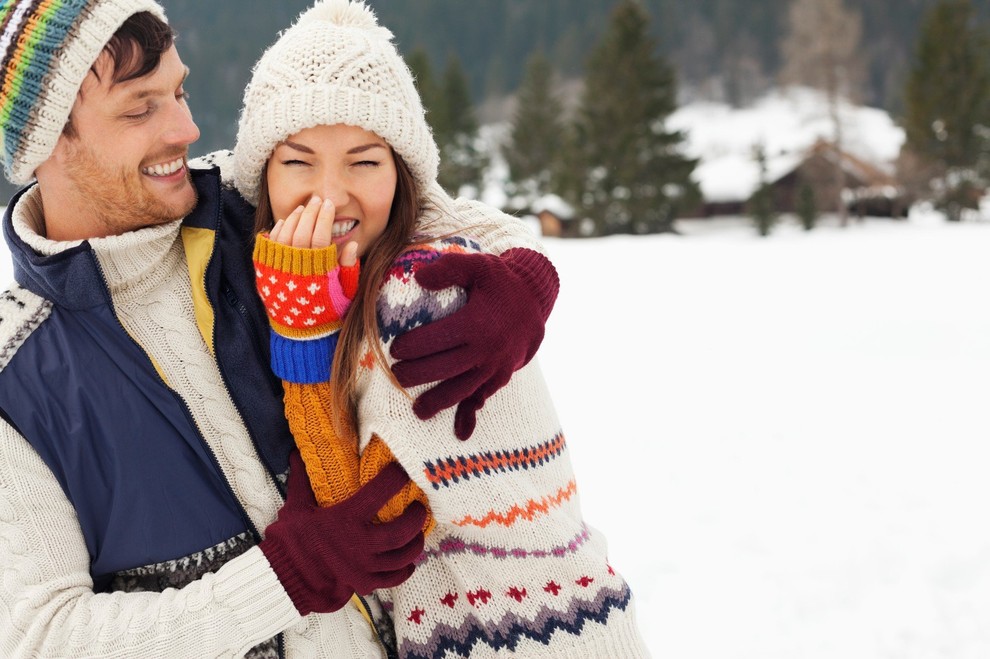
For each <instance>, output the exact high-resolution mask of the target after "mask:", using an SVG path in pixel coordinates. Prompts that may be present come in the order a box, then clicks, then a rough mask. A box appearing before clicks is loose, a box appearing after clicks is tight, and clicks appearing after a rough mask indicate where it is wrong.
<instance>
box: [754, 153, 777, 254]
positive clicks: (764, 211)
mask: <svg viewBox="0 0 990 659" xmlns="http://www.w3.org/2000/svg"><path fill="white" fill-rule="evenodd" d="M753 157H754V158H756V163H757V165H759V168H760V185H759V187H758V188H757V189H756V192H754V193H753V195H752V196H751V197H750V198H749V203H748V204H747V205H748V207H749V215H750V217H751V218H752V219H753V224H754V225H756V230H757V231H758V232H759V233H760V235H761V236H764V237H766V236H769V235H770V231H772V230H773V226H774V224H776V223H777V213H776V211H775V209H774V204H773V190H772V189H771V188H770V182H769V181H768V180H767V155H766V150H765V149H764V148H763V146H762V145H761V146H757V147H756V148H755V149H754V153H753Z"/></svg>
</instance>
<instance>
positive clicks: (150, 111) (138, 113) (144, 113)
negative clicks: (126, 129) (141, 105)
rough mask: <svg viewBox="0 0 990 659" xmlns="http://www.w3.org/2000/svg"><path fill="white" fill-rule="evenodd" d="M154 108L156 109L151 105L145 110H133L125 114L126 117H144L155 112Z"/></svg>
mask: <svg viewBox="0 0 990 659" xmlns="http://www.w3.org/2000/svg"><path fill="white" fill-rule="evenodd" d="M154 110H155V109H154V108H153V107H152V106H150V105H149V106H148V108H147V109H145V110H144V111H143V112H131V113H129V114H125V115H124V118H125V119H132V120H138V119H144V118H146V117H149V116H151V113H152V112H154Z"/></svg>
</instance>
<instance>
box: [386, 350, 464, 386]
mask: <svg viewBox="0 0 990 659" xmlns="http://www.w3.org/2000/svg"><path fill="white" fill-rule="evenodd" d="M471 354H472V351H471V348H469V347H468V346H459V347H457V348H454V349H452V350H447V351H445V352H441V353H437V354H434V355H428V356H426V357H420V358H418V359H412V360H406V361H401V362H396V363H395V364H394V365H393V366H392V373H394V374H395V377H396V378H397V379H398V380H399V384H401V385H402V386H403V387H416V386H419V385H421V384H428V383H430V382H437V381H439V380H449V379H450V378H453V377H457V376H458V375H462V374H464V373H466V372H467V371H469V370H471V368H472V367H473V366H474V363H473V360H472V359H471Z"/></svg>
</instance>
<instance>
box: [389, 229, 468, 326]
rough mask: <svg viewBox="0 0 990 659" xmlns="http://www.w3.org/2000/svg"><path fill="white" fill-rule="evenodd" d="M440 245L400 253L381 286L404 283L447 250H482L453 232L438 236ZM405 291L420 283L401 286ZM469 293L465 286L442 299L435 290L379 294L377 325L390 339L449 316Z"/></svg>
mask: <svg viewBox="0 0 990 659" xmlns="http://www.w3.org/2000/svg"><path fill="white" fill-rule="evenodd" d="M437 243H438V244H439V245H440V247H439V248H437V247H436V246H431V245H413V246H412V247H410V248H409V249H408V250H406V251H405V252H403V253H402V254H400V255H399V257H398V258H397V259H396V260H395V263H394V264H393V265H392V268H391V269H390V270H389V271H388V274H387V275H386V276H385V281H384V283H383V284H382V290H383V291H387V290H388V288H389V284H390V283H391V282H398V283H400V284H403V283H404V282H408V281H409V279H410V278H411V277H413V276H415V274H416V271H417V270H419V269H420V268H422V267H423V266H426V265H429V264H430V263H433V262H434V261H436V260H437V259H439V258H440V257H441V256H443V255H444V254H463V253H464V252H465V251H467V250H474V251H480V247H479V245H478V244H477V243H476V242H474V241H472V240H467V239H465V238H462V237H460V236H452V237H448V238H443V239H441V240H438V241H437ZM401 290H402V292H403V293H404V294H408V293H410V292H415V291H420V292H422V289H420V288H418V287H410V286H402V287H401ZM465 300H467V295H466V294H465V293H464V291H463V290H462V289H457V291H456V293H454V297H453V299H452V300H449V301H447V302H446V303H444V302H442V301H441V297H439V296H438V295H437V294H436V293H435V292H433V291H429V292H426V293H425V294H420V295H419V296H418V297H417V298H415V299H409V298H403V299H402V300H391V301H390V300H389V299H388V295H387V293H386V294H383V295H380V296H379V297H378V329H379V332H380V333H381V337H382V341H384V342H385V343H388V342H389V341H391V340H392V339H393V338H395V337H396V336H401V335H402V334H405V333H406V332H408V331H409V330H411V329H413V328H414V327H419V326H420V325H425V324H427V323H431V322H433V321H435V320H440V319H441V318H446V317H447V316H449V315H450V314H451V313H453V312H454V311H456V310H457V309H460V308H461V307H462V306H464V302H465Z"/></svg>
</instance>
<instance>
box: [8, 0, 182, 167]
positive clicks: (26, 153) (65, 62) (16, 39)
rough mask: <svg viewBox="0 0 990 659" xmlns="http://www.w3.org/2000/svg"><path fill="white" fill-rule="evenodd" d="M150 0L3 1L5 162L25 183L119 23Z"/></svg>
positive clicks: (150, 6) (151, 6)
mask: <svg viewBox="0 0 990 659" xmlns="http://www.w3.org/2000/svg"><path fill="white" fill-rule="evenodd" d="M142 11H148V12H151V13H153V14H155V15H156V16H157V17H158V18H160V19H162V20H165V13H164V11H163V10H162V8H161V7H160V6H159V5H158V3H156V2H154V1H153V0H6V1H5V2H4V3H3V4H2V5H0V57H2V58H3V59H2V62H0V127H2V128H0V130H2V134H3V167H4V173H5V175H6V176H7V178H8V179H10V181H12V182H13V183H17V184H24V183H27V182H28V181H30V180H31V178H32V177H33V176H34V170H35V169H37V167H38V165H40V164H41V163H43V162H44V161H45V160H47V159H48V157H49V156H50V155H51V154H52V151H54V149H55V143H56V142H57V141H58V138H59V135H61V133H62V129H63V128H64V127H65V123H66V122H67V121H68V119H69V113H70V111H71V110H72V106H73V104H74V103H75V101H76V94H77V92H78V91H79V88H80V87H81V86H82V82H83V79H84V78H85V77H86V75H87V74H88V73H89V71H90V68H91V67H92V66H93V63H94V62H95V61H96V59H97V58H98V57H99V55H100V52H101V51H102V50H103V48H104V46H106V44H107V42H108V41H109V40H110V38H111V37H112V36H113V34H114V32H116V31H117V28H119V27H120V26H121V25H122V24H123V23H124V21H126V20H127V19H128V18H129V17H130V16H131V15H133V14H136V13H138V12H142Z"/></svg>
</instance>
